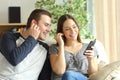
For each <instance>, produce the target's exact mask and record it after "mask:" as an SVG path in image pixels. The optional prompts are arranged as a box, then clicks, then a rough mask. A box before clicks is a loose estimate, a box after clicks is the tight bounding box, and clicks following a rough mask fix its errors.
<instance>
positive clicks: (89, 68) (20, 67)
mask: <svg viewBox="0 0 120 80" xmlns="http://www.w3.org/2000/svg"><path fill="white" fill-rule="evenodd" d="M51 18H52V17H51V14H50V13H49V12H48V11H46V10H42V9H35V10H34V11H33V12H32V13H31V14H30V16H29V18H28V21H27V26H26V30H22V31H21V32H20V33H11V32H7V33H5V34H4V35H3V36H2V38H1V42H0V80H51V77H52V79H53V80H88V78H87V77H88V76H89V75H90V74H92V73H94V72H96V71H97V70H98V65H97V53H96V52H95V50H94V47H92V48H91V50H86V53H85V55H83V52H84V50H85V48H86V47H87V45H88V44H84V43H82V42H81V39H80V34H79V29H78V24H77V22H76V21H75V20H74V18H73V17H72V16H71V15H69V14H64V15H62V16H61V17H60V18H59V20H58V23H57V35H56V41H57V43H56V44H54V45H51V46H50V47H48V45H47V44H46V43H44V42H42V41H43V40H45V38H46V35H47V34H48V33H49V31H50V25H51ZM48 50H49V51H48ZM48 52H49V53H48ZM51 69H52V71H51ZM51 72H52V75H51Z"/></svg>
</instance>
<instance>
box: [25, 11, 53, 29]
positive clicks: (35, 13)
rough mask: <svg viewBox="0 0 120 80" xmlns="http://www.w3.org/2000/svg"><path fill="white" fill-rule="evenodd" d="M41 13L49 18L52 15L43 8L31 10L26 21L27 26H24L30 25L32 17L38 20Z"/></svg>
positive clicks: (28, 26)
mask: <svg viewBox="0 0 120 80" xmlns="http://www.w3.org/2000/svg"><path fill="white" fill-rule="evenodd" d="M41 15H47V16H49V17H50V18H51V17H52V15H51V13H50V12H48V11H46V10H43V9H35V10H33V11H32V12H31V14H30V16H29V18H28V21H27V26H26V28H30V26H31V21H32V20H33V19H34V20H36V21H37V22H38V21H39V20H40V18H41Z"/></svg>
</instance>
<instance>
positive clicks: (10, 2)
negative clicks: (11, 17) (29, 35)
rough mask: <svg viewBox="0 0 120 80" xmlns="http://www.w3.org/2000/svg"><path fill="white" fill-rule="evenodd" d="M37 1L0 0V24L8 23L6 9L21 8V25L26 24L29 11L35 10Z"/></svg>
mask: <svg viewBox="0 0 120 80" xmlns="http://www.w3.org/2000/svg"><path fill="white" fill-rule="evenodd" d="M36 1H37V0H0V23H8V7H9V6H20V7H21V23H26V21H27V18H28V16H29V14H30V13H31V11H32V10H33V9H35V5H34V4H35V2H36Z"/></svg>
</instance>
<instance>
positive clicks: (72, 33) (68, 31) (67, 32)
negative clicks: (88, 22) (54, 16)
mask: <svg viewBox="0 0 120 80" xmlns="http://www.w3.org/2000/svg"><path fill="white" fill-rule="evenodd" d="M78 32H79V29H78V26H77V25H76V24H75V22H74V21H73V20H72V19H67V20H66V21H65V22H64V23H63V34H64V36H65V37H66V40H77V36H78Z"/></svg>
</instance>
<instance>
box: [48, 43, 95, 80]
mask: <svg viewBox="0 0 120 80" xmlns="http://www.w3.org/2000/svg"><path fill="white" fill-rule="evenodd" d="M87 45H88V44H87V43H83V46H82V48H81V49H80V50H79V51H78V52H77V53H75V54H72V53H70V52H68V51H66V50H65V51H64V54H65V59H66V70H73V71H78V72H80V73H82V74H87V73H88V72H87V71H88V60H87V57H86V56H85V55H83V52H84V51H85V49H86V47H87ZM94 51H95V52H94V53H95V56H97V50H96V48H95V50H94ZM57 53H58V46H57V45H56V44H53V45H51V46H50V48H49V54H57ZM52 79H53V80H61V75H57V74H55V73H53V74H52Z"/></svg>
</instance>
